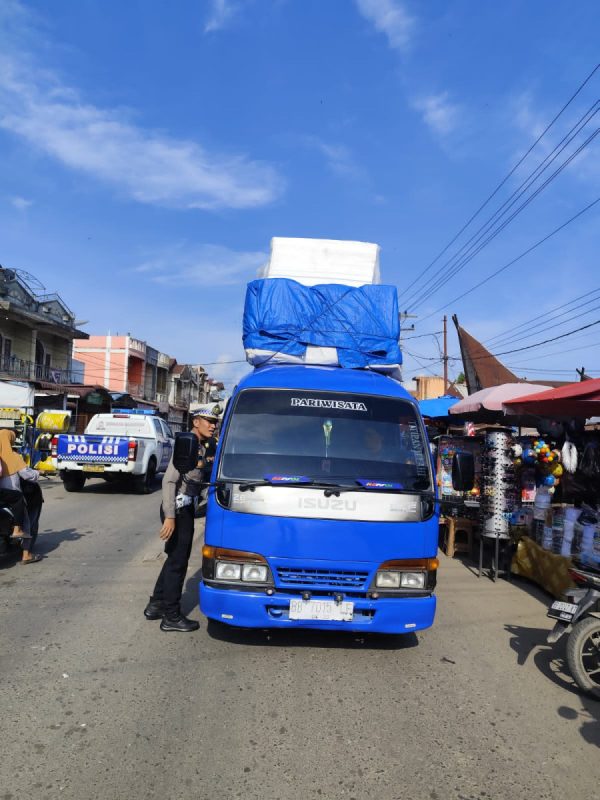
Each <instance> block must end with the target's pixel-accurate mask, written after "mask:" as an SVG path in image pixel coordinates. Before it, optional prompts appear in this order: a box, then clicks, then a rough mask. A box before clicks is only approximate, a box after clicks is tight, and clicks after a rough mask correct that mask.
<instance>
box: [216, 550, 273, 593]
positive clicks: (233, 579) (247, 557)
mask: <svg viewBox="0 0 600 800" xmlns="http://www.w3.org/2000/svg"><path fill="white" fill-rule="evenodd" d="M202 578H203V579H204V580H206V581H217V582H222V584H223V588H225V586H226V584H229V588H231V584H237V585H238V588H239V587H241V586H243V585H244V584H257V583H260V584H263V585H267V586H273V576H272V574H271V570H270V569H269V565H268V563H267V559H266V558H265V557H264V556H262V555H260V553H250V552H247V551H246V550H233V549H231V548H228V547H213V546H212V545H208V544H205V545H204V547H203V548H202Z"/></svg>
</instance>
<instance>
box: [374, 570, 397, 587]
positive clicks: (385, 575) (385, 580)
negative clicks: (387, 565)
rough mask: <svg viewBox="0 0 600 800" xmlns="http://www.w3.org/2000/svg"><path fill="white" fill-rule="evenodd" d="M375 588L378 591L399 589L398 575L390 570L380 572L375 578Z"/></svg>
mask: <svg viewBox="0 0 600 800" xmlns="http://www.w3.org/2000/svg"><path fill="white" fill-rule="evenodd" d="M375 586H377V588H378V589H399V588H400V573H399V572H392V571H391V570H381V572H378V573H377V577H376V578H375Z"/></svg>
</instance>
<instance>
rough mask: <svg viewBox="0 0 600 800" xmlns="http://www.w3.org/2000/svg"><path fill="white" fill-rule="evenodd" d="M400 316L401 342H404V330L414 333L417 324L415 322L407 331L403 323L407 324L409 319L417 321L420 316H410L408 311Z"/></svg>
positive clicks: (402, 312)
mask: <svg viewBox="0 0 600 800" xmlns="http://www.w3.org/2000/svg"><path fill="white" fill-rule="evenodd" d="M399 316H400V341H402V333H403V332H404V330H407V331H414V329H415V323H414V322H413V324H412V325H411V326H410V327H407V328H406V329H404V328H403V326H402V323H403V322H406V320H407V319H417V317H418V315H417V314H409V313H408V312H407V311H401V312H400V314H399Z"/></svg>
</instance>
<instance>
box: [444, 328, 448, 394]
mask: <svg viewBox="0 0 600 800" xmlns="http://www.w3.org/2000/svg"><path fill="white" fill-rule="evenodd" d="M447 321H448V320H447V318H446V315H445V314H444V359H443V360H444V394H446V392H447V391H448V331H447V328H446V323H447Z"/></svg>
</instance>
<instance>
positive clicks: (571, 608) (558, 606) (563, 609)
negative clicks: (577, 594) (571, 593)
mask: <svg viewBox="0 0 600 800" xmlns="http://www.w3.org/2000/svg"><path fill="white" fill-rule="evenodd" d="M577 609H578V606H577V605H576V604H575V603H565V602H563V601H562V600H555V601H554V602H553V603H552V605H551V606H550V608H549V609H548V616H549V617H552V618H553V619H562V620H564V622H570V621H571V620H572V619H573V616H574V614H575V612H576V611H577Z"/></svg>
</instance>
